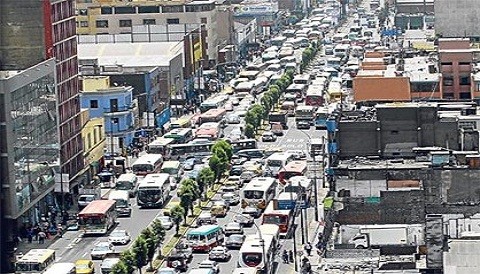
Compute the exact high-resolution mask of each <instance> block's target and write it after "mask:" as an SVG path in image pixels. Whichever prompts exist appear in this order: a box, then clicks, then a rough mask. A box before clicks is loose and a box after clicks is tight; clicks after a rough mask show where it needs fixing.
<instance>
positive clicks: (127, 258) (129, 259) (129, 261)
mask: <svg viewBox="0 0 480 274" xmlns="http://www.w3.org/2000/svg"><path fill="white" fill-rule="evenodd" d="M120 260H121V261H122V262H123V263H124V264H125V268H126V270H127V274H132V273H133V272H134V271H135V257H134V256H133V253H132V251H131V250H130V249H127V250H125V251H123V252H122V253H121V254H120Z"/></svg>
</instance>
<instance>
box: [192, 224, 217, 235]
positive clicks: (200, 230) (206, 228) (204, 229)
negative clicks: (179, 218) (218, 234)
mask: <svg viewBox="0 0 480 274" xmlns="http://www.w3.org/2000/svg"><path fill="white" fill-rule="evenodd" d="M217 230H220V226H218V225H202V226H200V227H197V228H194V229H192V230H190V231H189V232H187V235H204V234H208V233H211V232H214V231H217Z"/></svg>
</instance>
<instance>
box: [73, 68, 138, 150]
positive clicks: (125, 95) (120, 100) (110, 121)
mask: <svg viewBox="0 0 480 274" xmlns="http://www.w3.org/2000/svg"><path fill="white" fill-rule="evenodd" d="M82 81H83V91H82V92H81V94H80V101H81V106H82V108H88V109H89V113H90V117H91V118H104V121H105V133H106V134H107V139H106V140H105V141H106V147H105V150H106V152H107V153H108V154H114V153H117V154H123V153H124V152H125V151H124V150H125V149H126V148H127V147H128V146H129V145H130V144H132V142H133V137H134V134H135V113H137V115H138V108H137V107H136V103H134V101H133V88H132V87H130V86H111V85H110V78H109V77H106V76H100V77H84V78H83V80H82Z"/></svg>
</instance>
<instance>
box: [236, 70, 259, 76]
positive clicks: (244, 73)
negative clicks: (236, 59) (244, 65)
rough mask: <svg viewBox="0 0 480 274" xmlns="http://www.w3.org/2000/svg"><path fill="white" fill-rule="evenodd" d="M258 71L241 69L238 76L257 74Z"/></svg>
mask: <svg viewBox="0 0 480 274" xmlns="http://www.w3.org/2000/svg"><path fill="white" fill-rule="evenodd" d="M259 73H260V71H258V70H243V71H241V72H240V73H239V74H238V75H239V77H246V76H257V75H258V74H259Z"/></svg>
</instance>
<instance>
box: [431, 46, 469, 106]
mask: <svg viewBox="0 0 480 274" xmlns="http://www.w3.org/2000/svg"><path fill="white" fill-rule="evenodd" d="M438 59H439V62H440V72H441V73H442V91H443V98H444V99H456V100H458V99H472V98H474V97H475V95H473V96H472V89H471V86H472V74H471V73H472V66H473V51H472V49H470V40H469V39H465V38H440V39H439V40H438Z"/></svg>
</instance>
